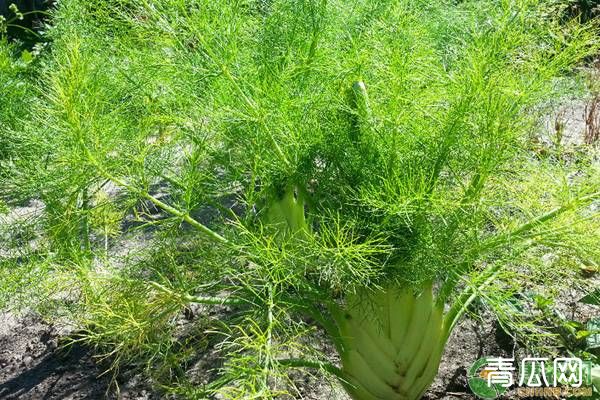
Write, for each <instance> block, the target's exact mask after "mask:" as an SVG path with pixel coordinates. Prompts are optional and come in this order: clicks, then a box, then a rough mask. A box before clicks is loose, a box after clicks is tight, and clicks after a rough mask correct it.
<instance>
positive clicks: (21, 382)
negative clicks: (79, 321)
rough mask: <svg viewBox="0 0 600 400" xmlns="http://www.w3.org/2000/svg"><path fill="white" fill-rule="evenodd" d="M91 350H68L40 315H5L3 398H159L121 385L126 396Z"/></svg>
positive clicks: (0, 367)
mask: <svg viewBox="0 0 600 400" xmlns="http://www.w3.org/2000/svg"><path fill="white" fill-rule="evenodd" d="M103 371H104V368H102V366H101V365H98V364H97V363H96V360H95V359H94V357H93V352H92V351H91V349H86V348H85V347H82V346H80V345H77V344H75V345H69V346H65V345H64V343H61V334H60V332H59V331H58V330H57V329H56V328H55V327H53V326H51V325H49V324H47V323H45V322H44V321H42V320H41V319H40V318H39V317H36V316H33V315H26V316H23V317H20V318H15V317H14V316H12V315H10V314H3V315H0V399H2V400H15V399H23V400H26V399H32V400H80V399H90V400H92V399H98V400H99V399H105V398H107V399H112V398H119V399H123V400H150V399H158V396H156V395H154V394H152V393H151V392H150V391H148V390H147V389H146V388H145V387H144V386H145V385H144V384H139V383H138V384H137V385H136V387H129V386H130V385H129V382H120V384H121V385H122V387H121V395H120V396H116V395H115V393H114V392H115V391H114V390H109V387H113V388H114V385H113V386H111V385H110V383H111V382H110V378H109V377H108V376H106V375H102V372H103Z"/></svg>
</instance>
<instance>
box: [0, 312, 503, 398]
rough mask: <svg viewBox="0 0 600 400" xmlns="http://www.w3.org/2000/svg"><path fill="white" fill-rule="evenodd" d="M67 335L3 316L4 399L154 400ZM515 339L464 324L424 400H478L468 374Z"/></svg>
mask: <svg viewBox="0 0 600 400" xmlns="http://www.w3.org/2000/svg"><path fill="white" fill-rule="evenodd" d="M64 335H65V332H61V330H60V329H58V328H57V327H56V326H53V325H50V324H48V323H46V322H44V321H43V320H41V319H40V318H39V317H37V316H35V315H32V314H26V315H23V316H21V317H15V316H14V315H12V314H3V315H1V316H0V399H2V400H15V399H32V400H76V399H89V400H93V399H105V398H106V399H123V400H154V399H159V398H164V397H162V396H161V395H160V394H159V393H157V392H153V391H152V390H151V389H150V388H149V387H150V386H149V384H148V383H147V382H145V381H144V380H143V379H141V378H140V377H139V376H134V377H133V378H127V377H126V376H125V375H123V376H120V377H118V379H117V382H118V384H119V388H120V394H119V395H117V394H116V393H115V390H114V385H111V380H110V378H109V377H108V376H106V375H102V373H103V371H104V370H105V368H106V366H105V365H102V363H101V362H99V361H98V360H96V359H95V358H94V352H93V350H92V349H88V348H85V347H83V346H80V345H77V344H75V345H69V346H65V345H64V344H63V343H61V342H62V339H63V338H64ZM512 350H513V344H512V342H511V339H510V338H509V337H508V336H506V335H502V333H501V331H500V330H499V328H498V327H497V326H494V325H493V324H492V323H486V324H483V323H481V322H478V321H473V320H469V319H467V320H464V321H463V322H462V323H461V324H460V325H459V326H458V327H457V328H456V330H455V333H454V335H453V336H452V338H451V340H450V343H449V345H448V347H447V349H446V354H445V356H444V359H443V361H442V365H441V367H440V371H439V374H438V378H437V379H436V381H435V382H434V384H433V386H432V387H431V389H430V390H429V391H428V392H427V393H426V395H425V397H424V399H426V400H434V399H468V400H470V399H475V397H474V396H473V395H471V394H470V390H469V388H468V385H467V369H468V368H469V366H470V365H471V364H472V363H473V362H474V361H475V360H476V359H478V358H479V357H481V356H483V355H491V354H493V355H499V356H500V355H502V356H508V355H509V354H510V353H511V352H512ZM305 383H306V384H305V385H302V384H301V385H300V390H301V392H302V393H301V394H302V396H303V398H305V399H315V400H317V399H319V400H321V399H333V400H346V399H348V398H347V396H346V395H345V394H344V393H343V391H342V390H341V389H340V388H339V387H336V385H330V384H329V383H328V382H325V381H315V380H314V379H313V378H311V379H308V378H307V379H306V381H305Z"/></svg>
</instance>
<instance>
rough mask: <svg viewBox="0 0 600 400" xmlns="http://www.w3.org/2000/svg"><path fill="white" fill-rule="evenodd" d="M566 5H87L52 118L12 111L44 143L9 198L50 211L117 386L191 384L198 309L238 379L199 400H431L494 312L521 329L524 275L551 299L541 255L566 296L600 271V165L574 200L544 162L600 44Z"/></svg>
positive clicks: (573, 189) (50, 247) (43, 98)
mask: <svg viewBox="0 0 600 400" xmlns="http://www.w3.org/2000/svg"><path fill="white" fill-rule="evenodd" d="M548 4H549V3H547V2H545V1H539V0H526V1H492V0H490V1H487V0H486V1H481V0H478V1H465V2H461V3H460V4H453V2H446V1H440V2H429V1H413V0H411V1H408V0H406V1H404V0H400V1H371V0H368V1H367V0H364V1H362V0H355V1H353V2H351V3H348V2H342V1H335V0H329V1H326V0H302V1H297V2H286V1H225V2H213V1H204V0H193V1H181V0H167V1H154V0H144V1H129V0H121V1H118V2H88V1H82V0H63V1H61V2H60V3H59V4H58V7H57V9H56V10H55V11H54V12H53V26H52V27H51V29H50V30H49V31H48V35H49V37H50V38H51V40H52V47H51V50H50V51H48V52H46V53H45V54H43V55H41V56H40V59H39V60H36V67H35V68H36V69H35V70H36V73H37V74H39V81H38V82H36V87H37V88H38V89H39V90H38V91H39V94H38V95H37V97H36V101H35V102H33V103H32V104H30V108H31V110H30V111H29V114H28V116H27V118H26V119H15V118H14V117H10V115H8V114H7V113H5V112H4V111H2V112H1V113H0V118H9V119H12V120H13V121H16V120H18V121H19V123H18V124H15V123H13V124H12V125H10V124H9V125H4V126H3V127H2V128H1V129H2V132H0V140H7V138H10V137H11V135H13V134H16V135H18V137H19V138H21V139H20V140H19V141H18V143H19V151H18V152H17V153H18V155H19V156H18V157H16V158H13V159H12V160H11V162H9V163H6V162H3V164H1V165H2V168H3V170H0V171H5V172H4V173H3V175H2V177H3V181H2V182H1V184H2V185H3V186H2V188H3V189H4V190H3V191H2V192H1V193H0V195H1V196H2V198H3V199H4V200H5V201H10V200H11V198H29V197H36V198H39V199H40V200H41V201H42V202H43V204H44V206H45V207H44V210H43V215H42V217H40V218H41V225H42V226H43V229H44V238H45V240H46V246H45V247H42V248H40V249H38V250H37V253H36V254H35V257H38V258H41V259H42V260H43V263H44V264H43V265H44V266H45V267H44V271H46V272H47V274H46V276H45V278H44V279H42V281H44V282H45V283H44V288H46V289H48V288H51V289H48V290H53V291H54V292H55V293H58V295H57V296H58V299H57V298H55V300H56V301H58V302H60V301H59V300H60V299H63V300H65V298H66V299H68V301H65V302H67V303H68V307H66V308H68V309H69V311H70V313H71V314H70V315H71V318H73V319H74V320H75V321H77V322H78V323H80V324H82V325H83V326H84V327H85V330H84V331H83V332H84V333H83V335H82V336H81V337H80V340H84V341H87V342H88V343H91V344H93V345H96V346H98V348H99V349H101V350H102V351H105V352H106V354H107V355H108V356H111V357H112V360H114V362H115V364H114V365H115V366H118V365H119V363H121V362H133V363H139V364H144V363H147V364H146V365H153V363H164V364H162V365H173V364H169V362H171V361H173V359H176V361H177V363H179V362H181V363H185V359H187V358H186V357H189V356H190V354H189V353H190V352H191V353H193V351H194V349H193V348H188V349H187V352H185V351H182V349H181V346H177V342H178V340H179V339H178V338H177V336H176V335H177V333H176V320H177V316H178V315H179V314H180V313H181V311H182V310H184V309H187V307H188V305H189V304H192V303H196V304H202V305H203V307H205V308H203V310H206V318H204V319H203V324H205V326H208V327H209V328H207V329H206V332H209V331H210V332H217V333H216V334H213V335H211V337H212V336H214V337H216V338H218V339H219V344H218V345H217V347H216V348H217V350H220V355H221V357H222V359H223V363H222V366H221V367H220V368H219V369H218V371H216V375H215V379H214V380H213V381H212V382H211V383H208V384H206V385H204V386H200V387H198V388H197V390H194V391H193V393H194V396H197V397H200V398H201V397H203V396H211V395H214V394H215V393H220V394H221V395H222V396H225V397H227V398H272V397H275V396H277V395H279V394H281V393H282V392H284V391H286V390H290V384H292V387H293V382H291V381H290V377H289V376H290V375H289V370H290V369H293V368H314V369H317V370H318V371H320V372H322V373H324V374H329V375H332V376H335V377H337V378H339V381H340V382H341V383H342V385H343V386H344V388H345V389H346V391H347V392H348V393H349V395H350V396H351V397H352V398H354V399H357V400H364V399H417V398H419V397H420V396H421V395H422V394H423V392H424V391H425V390H426V389H427V387H428V386H429V384H430V383H431V382H432V380H433V378H434V377H435V374H436V373H437V369H438V366H439V362H440V358H441V356H442V353H443V350H444V346H445V344H446V341H447V339H448V337H449V336H450V334H451V332H452V329H453V328H454V326H455V324H456V323H457V321H458V319H459V318H460V316H461V315H462V314H463V313H464V311H465V310H466V308H467V306H468V304H469V303H470V302H471V301H473V299H475V298H477V297H479V298H482V299H483V300H484V301H487V303H488V304H489V305H490V307H491V308H492V309H494V310H496V311H497V312H498V313H499V317H500V318H502V319H503V321H505V322H506V323H507V324H510V323H511V321H512V322H515V323H518V322H519V321H520V319H519V318H516V317H517V316H515V315H514V312H513V313H512V314H511V311H510V310H508V309H506V308H503V306H502V305H503V304H506V301H505V300H506V299H507V298H508V297H510V295H511V294H512V293H513V292H514V291H518V290H519V289H520V288H519V287H518V285H516V284H515V280H514V277H515V275H516V274H520V273H523V268H528V267H531V271H533V272H532V276H535V277H536V278H537V279H540V281H542V282H544V283H545V282H546V281H547V279H548V276H544V274H543V273H535V271H538V270H537V269H536V265H535V264H534V263H532V262H531V260H533V259H535V258H536V255H538V254H539V252H540V251H541V249H549V248H551V249H556V251H558V252H560V254H561V256H562V257H564V259H565V260H571V261H572V262H565V263H564V264H563V267H562V268H559V269H557V270H556V271H553V273H552V276H553V277H561V278H562V277H566V276H571V275H570V274H572V271H573V270H574V269H571V268H569V267H570V266H571V265H572V264H575V263H576V261H575V260H577V259H578V257H580V256H581V255H582V254H583V253H585V254H586V257H588V258H589V257H592V258H595V257H597V256H598V254H597V252H595V253H594V252H593V251H590V250H589V249H590V248H588V247H587V245H586V243H591V246H592V247H591V248H593V243H594V242H595V241H597V239H598V232H597V230H596V231H595V232H593V235H590V232H589V231H588V230H587V229H586V227H589V226H590V224H594V223H596V224H597V222H598V213H597V207H596V208H594V207H591V206H590V205H591V204H593V203H594V202H596V203H595V204H597V200H598V198H599V196H600V195H599V193H598V191H597V190H598V184H599V183H600V182H599V177H600V174H598V171H597V164H594V162H593V160H592V159H589V160H583V161H582V162H581V163H580V164H579V165H577V166H576V170H577V174H576V175H575V176H570V177H569V179H567V178H566V174H567V173H569V172H570V171H569V170H568V168H567V169H565V168H561V166H557V165H556V162H555V161H556V160H541V161H540V160H536V159H532V157H531V155H530V154H529V151H528V148H529V144H528V137H529V134H530V132H532V131H533V129H534V127H535V123H536V122H537V121H538V117H539V114H540V112H541V111H543V107H541V105H543V104H544V103H545V102H546V101H548V100H549V99H551V98H552V97H553V96H557V95H558V93H557V90H558V89H557V88H559V87H560V86H561V85H559V84H558V82H559V81H560V79H561V78H560V77H561V76H564V75H565V74H569V73H571V71H572V67H573V66H574V65H575V64H576V63H577V62H578V61H580V60H581V59H583V58H585V57H587V56H589V55H591V54H594V53H595V52H596V51H597V47H598V46H597V37H596V34H597V31H596V29H595V27H594V26H592V25H589V26H588V25H579V24H574V23H573V24H565V23H564V21H561V20H560V19H561V18H560V16H558V15H557V16H556V17H553V16H552V14H551V13H549V12H548ZM2 48H3V49H4V50H3V51H7V50H6V49H8V48H9V45H8V44H7V43H6V42H3V43H2ZM11 65H13V67H11V68H14V64H11ZM0 79H3V78H1V77H0ZM17 97H18V96H17ZM17 97H15V98H14V99H13V100H11V101H12V102H13V104H16V106H15V107H14V108H15V109H19V105H18V104H19V101H18V98H17ZM7 115H8V117H7ZM140 232H144V233H146V234H147V236H144V237H145V241H146V242H144V243H142V244H141V245H139V247H141V248H142V249H141V250H139V251H138V252H137V254H136V255H135V256H134V257H128V258H125V259H120V258H119V259H117V258H116V257H112V258H111V247H114V248H115V249H116V248H118V246H119V245H120V242H119V241H120V240H121V238H130V240H132V239H131V237H132V235H134V234H135V233H140ZM35 264H36V263H33V265H35ZM11 265H14V264H11ZM27 265H32V264H31V263H29V264H27ZM23 268H25V266H23ZM53 269H54V271H53ZM538 272H539V271H538ZM544 279H546V281H544ZM48 282H50V283H55V284H54V285H53V284H48ZM65 292H67V293H68V295H65ZM211 309H213V310H217V311H216V312H212V313H210V312H209V311H208V310H211ZM211 315H212V318H214V316H215V315H216V316H217V317H218V318H217V320H218V321H216V322H215V321H210V320H211V317H210V316H211ZM316 329H319V330H323V331H324V332H326V334H327V337H328V340H330V341H331V342H332V343H333V345H334V347H335V350H336V352H337V354H338V356H339V359H340V363H339V365H336V363H335V362H334V360H332V359H329V358H328V357H327V355H326V354H322V353H320V352H318V351H314V350H311V345H310V344H307V339H306V338H307V337H310V335H311V334H312V333H314V331H315V330H316ZM211 340H212V339H211ZM186 343H188V342H186ZM189 343H191V344H190V346H194V341H193V340H191V339H190V342H189ZM308 343H310V341H308ZM184 347H185V346H184ZM205 347H206V343H205V344H204V345H202V346H198V349H204V348H205ZM182 354H184V355H182ZM182 357H183V358H184V359H182ZM168 368H171V367H168ZM177 373H178V372H177V370H176V368H173V369H170V370H169V374H173V376H176V375H177ZM169 374H165V373H164V370H161V375H162V376H163V377H164V376H167V375H169Z"/></svg>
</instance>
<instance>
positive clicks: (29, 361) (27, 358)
mask: <svg viewBox="0 0 600 400" xmlns="http://www.w3.org/2000/svg"><path fill="white" fill-rule="evenodd" d="M32 363H33V358H32V357H31V356H25V357H23V365H24V366H25V367H30V366H31V364H32Z"/></svg>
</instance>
